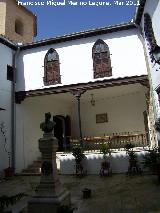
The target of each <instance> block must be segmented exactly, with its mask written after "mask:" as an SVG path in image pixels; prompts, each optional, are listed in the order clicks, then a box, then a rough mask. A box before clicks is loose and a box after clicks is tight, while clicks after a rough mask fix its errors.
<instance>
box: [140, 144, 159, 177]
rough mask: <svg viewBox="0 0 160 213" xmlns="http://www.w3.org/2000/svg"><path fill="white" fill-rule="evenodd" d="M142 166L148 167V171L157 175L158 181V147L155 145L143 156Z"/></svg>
mask: <svg viewBox="0 0 160 213" xmlns="http://www.w3.org/2000/svg"><path fill="white" fill-rule="evenodd" d="M142 163H143V164H144V167H146V168H149V169H150V171H151V172H152V173H154V174H156V175H158V179H159V181H160V148H159V147H155V148H154V149H152V150H149V152H148V153H147V154H146V155H145V156H144V161H143V162H142Z"/></svg>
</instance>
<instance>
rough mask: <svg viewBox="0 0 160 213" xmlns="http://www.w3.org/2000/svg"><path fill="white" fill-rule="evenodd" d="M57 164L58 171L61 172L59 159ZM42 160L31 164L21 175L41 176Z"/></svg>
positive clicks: (39, 159)
mask: <svg viewBox="0 0 160 213" xmlns="http://www.w3.org/2000/svg"><path fill="white" fill-rule="evenodd" d="M56 162H57V167H58V168H57V169H58V171H59V165H60V162H59V159H58V158H56ZM40 168H41V158H40V157H38V158H37V160H35V161H33V163H32V164H30V165H29V166H28V167H27V168H26V169H23V170H22V172H21V175H41V170H40Z"/></svg>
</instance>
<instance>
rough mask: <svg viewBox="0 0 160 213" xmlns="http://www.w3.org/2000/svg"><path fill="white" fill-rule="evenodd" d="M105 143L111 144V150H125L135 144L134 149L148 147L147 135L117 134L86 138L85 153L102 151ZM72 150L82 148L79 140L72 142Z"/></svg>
mask: <svg viewBox="0 0 160 213" xmlns="http://www.w3.org/2000/svg"><path fill="white" fill-rule="evenodd" d="M103 143H106V144H107V143H109V145H110V148H111V149H121V148H125V146H126V144H133V145H134V147H146V146H148V145H149V144H148V140H147V138H146V134H143V133H141V134H133V133H123V134H122V133H119V134H118V133H116V134H112V135H109V136H103V137H85V138H84V139H83V148H84V150H85V151H92V150H93V151H95V150H100V147H101V145H102V144H103ZM70 145H71V148H73V147H76V146H80V143H79V140H78V139H71V140H70Z"/></svg>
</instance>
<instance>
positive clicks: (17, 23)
mask: <svg viewBox="0 0 160 213" xmlns="http://www.w3.org/2000/svg"><path fill="white" fill-rule="evenodd" d="M15 32H16V33H17V34H19V35H21V36H22V35H23V23H22V22H21V21H20V20H19V19H17V20H16V21H15Z"/></svg>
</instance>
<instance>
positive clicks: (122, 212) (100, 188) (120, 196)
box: [0, 174, 160, 213]
mask: <svg viewBox="0 0 160 213" xmlns="http://www.w3.org/2000/svg"><path fill="white" fill-rule="evenodd" d="M39 178H40V177H39V176H17V177H14V178H13V179H11V180H6V181H2V182H0V188H1V190H0V196H2V195H7V196H11V195H15V194H17V193H20V192H22V193H26V194H27V195H28V197H26V198H24V199H22V200H21V201H20V202H18V203H17V204H16V205H14V206H10V207H9V208H8V209H12V213H18V212H20V211H21V210H22V209H23V211H22V212H26V211H25V207H26V204H27V201H28V199H29V196H31V195H33V194H34V190H35V188H36V186H37V184H38V181H39ZM60 180H61V182H62V184H63V186H64V187H65V188H66V189H68V190H69V191H70V192H71V203H72V207H73V209H74V213H99V212H101V213H106V212H107V213H159V212H160V206H159V203H160V184H159V183H158V181H157V177H156V176H154V175H140V176H127V175H125V174H118V175H113V176H111V177H103V178H102V177H99V176H98V175H88V176H85V177H83V178H79V177H76V176H71V175H60ZM84 188H89V189H91V198H88V199H84V198H83V193H82V190H83V189H84Z"/></svg>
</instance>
